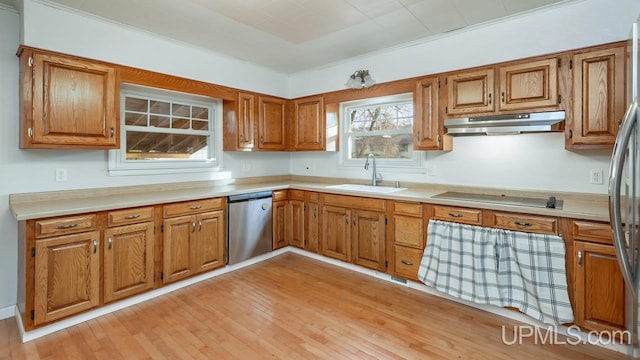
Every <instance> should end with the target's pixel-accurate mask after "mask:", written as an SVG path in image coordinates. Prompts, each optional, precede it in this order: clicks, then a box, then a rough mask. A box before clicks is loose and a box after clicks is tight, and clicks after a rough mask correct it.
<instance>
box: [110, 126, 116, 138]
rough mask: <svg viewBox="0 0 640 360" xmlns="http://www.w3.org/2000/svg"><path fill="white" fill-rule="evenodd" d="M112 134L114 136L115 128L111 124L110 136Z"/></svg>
mask: <svg viewBox="0 0 640 360" xmlns="http://www.w3.org/2000/svg"><path fill="white" fill-rule="evenodd" d="M114 136H116V129H115V128H114V127H113V126H112V127H111V137H112V138H113V137H114Z"/></svg>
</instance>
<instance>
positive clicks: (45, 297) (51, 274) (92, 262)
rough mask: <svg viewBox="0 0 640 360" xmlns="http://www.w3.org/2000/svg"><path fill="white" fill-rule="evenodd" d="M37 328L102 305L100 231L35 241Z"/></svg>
mask: <svg viewBox="0 0 640 360" xmlns="http://www.w3.org/2000/svg"><path fill="white" fill-rule="evenodd" d="M35 247H36V256H35V309H34V315H35V317H34V325H41V324H44V323H47V322H50V321H54V320H58V319H61V318H64V317H67V316H69V315H73V314H77V313H79V312H82V311H85V310H88V309H91V308H93V307H96V306H98V305H99V303H100V231H91V232H86V233H81V234H75V235H65V236H59V237H54V238H49V239H42V240H37V241H36V246H35Z"/></svg>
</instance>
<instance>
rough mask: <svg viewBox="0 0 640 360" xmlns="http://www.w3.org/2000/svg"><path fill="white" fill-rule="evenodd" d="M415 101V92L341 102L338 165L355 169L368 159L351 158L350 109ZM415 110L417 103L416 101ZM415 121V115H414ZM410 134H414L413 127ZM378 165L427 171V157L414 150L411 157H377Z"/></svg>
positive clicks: (385, 167) (392, 133)
mask: <svg viewBox="0 0 640 360" xmlns="http://www.w3.org/2000/svg"><path fill="white" fill-rule="evenodd" d="M406 101H413V93H406V94H398V95H391V96H382V97H376V98H368V99H362V100H355V101H348V102H343V103H340V156H339V157H338V166H339V167H342V168H345V169H354V168H357V167H362V166H364V163H365V161H366V159H351V158H350V157H349V156H350V153H351V149H350V146H351V144H350V143H349V137H350V136H352V134H354V133H352V132H350V131H349V129H350V127H349V109H351V108H354V107H361V106H367V105H378V104H389V103H397V102H406ZM414 111H415V103H414ZM414 121H415V116H414ZM376 133H379V134H380V135H384V134H388V135H394V134H404V133H405V132H403V131H398V130H390V131H379V132H376ZM409 134H411V136H413V127H412V128H411V130H410V132H409ZM376 166H377V168H378V169H389V170H393V171H398V172H411V173H426V170H427V169H426V159H425V153H424V151H420V150H415V149H414V150H413V157H412V158H411V159H383V158H376Z"/></svg>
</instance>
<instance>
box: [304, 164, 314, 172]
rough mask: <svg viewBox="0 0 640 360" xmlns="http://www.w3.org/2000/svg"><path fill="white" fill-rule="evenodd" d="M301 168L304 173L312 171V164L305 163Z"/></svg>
mask: <svg viewBox="0 0 640 360" xmlns="http://www.w3.org/2000/svg"><path fill="white" fill-rule="evenodd" d="M303 169H304V172H305V173H306V174H311V173H313V164H306V165H305V166H304V167H303Z"/></svg>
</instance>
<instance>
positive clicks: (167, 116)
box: [109, 85, 221, 173]
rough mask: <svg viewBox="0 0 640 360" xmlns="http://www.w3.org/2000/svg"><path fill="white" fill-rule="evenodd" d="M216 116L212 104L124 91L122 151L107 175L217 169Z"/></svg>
mask: <svg viewBox="0 0 640 360" xmlns="http://www.w3.org/2000/svg"><path fill="white" fill-rule="evenodd" d="M220 111H221V110H220V102H219V101H218V100H215V99H210V98H206V97H202V96H195V95H190V94H183V93H176V92H171V91H163V90H158V89H147V88H142V87H138V86H126V85H125V86H123V87H122V89H121V99H120V112H121V114H120V119H121V146H120V150H118V151H113V152H112V153H110V167H109V169H110V172H118V171H122V170H154V171H153V172H156V173H158V172H162V171H160V170H161V169H167V170H168V171H165V172H172V171H173V170H175V169H191V170H192V171H195V170H197V169H200V170H202V169H210V168H213V167H216V166H219V165H220V163H219V157H220V156H221V152H220V151H219V149H221V146H220V142H221V139H219V136H218V137H216V135H219V134H218V133H219V132H220V130H221V125H219V123H220V120H219V119H220V116H219V115H220V114H219V113H220ZM218 128H220V129H218Z"/></svg>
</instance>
